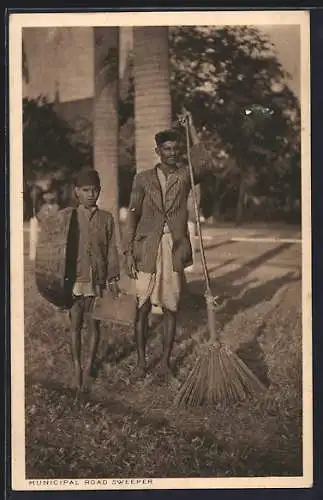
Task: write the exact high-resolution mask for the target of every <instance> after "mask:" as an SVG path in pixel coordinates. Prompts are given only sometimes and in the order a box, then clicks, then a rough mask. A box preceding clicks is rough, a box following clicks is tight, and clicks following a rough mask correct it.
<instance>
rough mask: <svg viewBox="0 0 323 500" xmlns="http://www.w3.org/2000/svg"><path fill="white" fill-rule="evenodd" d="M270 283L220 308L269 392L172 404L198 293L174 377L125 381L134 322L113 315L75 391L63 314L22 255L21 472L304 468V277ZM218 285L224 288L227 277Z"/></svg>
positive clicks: (187, 305)
mask: <svg viewBox="0 0 323 500" xmlns="http://www.w3.org/2000/svg"><path fill="white" fill-rule="evenodd" d="M275 283H276V285H275V287H274V288H273V285H272V282H271V284H270V283H269V284H267V285H266V283H263V284H262V290H263V289H265V291H266V290H267V292H266V293H267V297H268V298H267V299H266V300H263V299H261V297H262V295H261V296H260V295H259V294H260V290H257V289H255V288H254V289H252V290H251V291H250V293H249V295H248V296H245V298H244V297H242V298H241V299H239V300H238V301H234V300H233V301H229V302H228V304H227V305H226V307H225V308H224V309H223V311H221V312H220V313H219V315H218V322H219V328H221V332H222V336H223V339H224V340H225V341H226V342H227V343H228V344H229V345H230V346H231V347H232V348H233V349H235V350H237V352H238V354H239V355H240V356H241V358H242V359H243V360H244V361H245V362H246V363H247V364H248V365H249V366H250V367H251V368H252V370H253V371H254V373H255V374H256V375H258V377H259V378H260V379H261V380H262V381H263V382H264V383H265V384H266V385H267V387H268V391H267V393H266V395H265V396H263V397H261V398H257V399H256V400H252V401H247V402H244V403H240V404H237V405H235V406H234V407H231V408H221V407H217V408H205V407H202V408H200V409H198V410H190V409H187V410H184V409H181V410H179V409H178V408H175V407H174V406H173V398H174V395H175V394H176V391H178V384H180V382H181V381H183V380H184V379H185V377H187V375H188V373H189V371H190V369H191V367H192V365H193V363H194V360H195V358H196V351H195V349H194V347H195V344H196V342H197V341H198V340H199V339H201V338H203V337H204V336H205V330H204V329H203V328H202V329H201V325H203V324H204V325H206V314H205V310H204V304H203V302H202V301H201V299H198V297H194V296H192V295H187V296H186V297H185V300H184V304H183V309H182V312H181V315H180V318H179V324H178V335H177V339H176V345H175V347H174V354H173V361H174V363H175V364H176V368H177V379H178V384H177V383H175V382H173V383H171V384H170V385H165V384H164V385H161V384H159V383H158V382H157V380H156V379H155V378H154V376H153V374H151V375H149V376H148V377H147V378H146V380H145V381H143V382H136V383H133V382H132V381H130V374H131V370H132V368H133V366H134V365H135V361H136V356H135V346H134V342H133V336H132V332H129V331H127V330H122V329H120V328H116V327H113V326H111V327H110V328H107V327H105V328H102V338H101V343H100V347H99V355H98V375H97V377H96V379H95V380H94V381H93V384H92V386H91V390H90V392H89V393H87V394H84V395H83V396H82V397H80V396H78V397H76V396H75V394H74V393H73V391H71V389H70V388H69V384H70V376H71V372H70V368H71V363H70V354H69V332H68V320H67V317H66V316H65V315H64V313H61V312H58V311H56V310H55V309H54V308H53V307H52V306H51V305H50V304H48V303H47V302H46V301H45V300H44V299H42V298H41V297H40V295H39V294H38V293H37V290H36V287H35V284H34V277H33V268H32V265H31V264H30V263H29V262H28V260H26V265H25V356H26V467H27V469H26V471H27V478H33V479H36V478H37V479H39V478H115V477H123V478H125V477H127V478H130V477H145V478H149V477H150V478H156V477H160V478H163V477H252V476H297V475H302V398H301V379H302V377H301V293H300V290H301V282H300V280H299V279H294V280H291V281H290V282H288V283H287V284H286V283H285V284H284V283H283V282H281V281H279V280H277V281H276V282H275ZM223 284H224V286H225V287H226V289H230V282H227V283H226V282H225V276H224V277H223ZM266 286H267V289H266ZM266 293H264V294H263V296H266ZM259 297H260V298H259ZM160 328H161V325H157V326H156V327H155V328H154V329H153V330H152V331H151V332H150V337H149V344H148V356H149V360H150V364H151V367H152V368H153V367H154V366H155V364H156V363H157V362H158V359H159V357H160V354H161V338H160ZM87 341H88V338H87V332H86V331H85V330H84V342H85V344H86V343H87ZM85 355H86V353H85Z"/></svg>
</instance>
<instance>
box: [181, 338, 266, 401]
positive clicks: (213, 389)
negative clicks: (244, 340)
mask: <svg viewBox="0 0 323 500" xmlns="http://www.w3.org/2000/svg"><path fill="white" fill-rule="evenodd" d="M264 391H265V386H264V385H263V384H262V383H261V382H260V380H258V378H257V377H256V376H255V375H254V374H253V373H252V371H251V370H250V369H249V368H248V367H247V365H246V364H245V363H244V362H243V361H242V360H241V359H240V358H239V357H238V356H237V355H236V354H235V353H234V352H233V351H231V350H230V349H229V348H228V347H227V346H214V347H211V348H210V347H209V348H208V349H207V351H205V352H204V353H202V355H201V356H200V357H199V358H198V359H197V361H196V363H195V365H194V367H193V369H192V371H191V373H190V374H189V376H188V377H187V379H186V381H185V382H184V384H183V385H182V387H181V389H180V391H179V393H178V394H177V396H176V398H175V404H176V405H177V406H194V407H197V406H200V405H202V404H203V403H206V404H212V405H214V404H222V405H228V404H232V403H236V402H238V401H241V400H244V399H246V398H248V397H251V396H253V395H255V394H259V393H261V392H264Z"/></svg>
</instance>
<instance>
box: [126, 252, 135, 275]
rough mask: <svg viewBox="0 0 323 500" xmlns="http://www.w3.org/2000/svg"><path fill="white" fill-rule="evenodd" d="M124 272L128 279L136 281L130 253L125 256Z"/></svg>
mask: <svg viewBox="0 0 323 500" xmlns="http://www.w3.org/2000/svg"><path fill="white" fill-rule="evenodd" d="M126 272H127V275H128V276H129V278H131V279H132V280H136V279H137V269H136V262H135V259H134V257H133V255H132V254H131V253H129V254H127V255H126Z"/></svg>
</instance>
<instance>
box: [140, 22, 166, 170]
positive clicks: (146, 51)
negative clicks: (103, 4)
mask: <svg viewBox="0 0 323 500" xmlns="http://www.w3.org/2000/svg"><path fill="white" fill-rule="evenodd" d="M168 61H169V56H168V28H167V27H136V28H134V84H135V139H136V168H137V171H141V170H147V169H149V168H152V167H153V166H154V164H155V163H156V162H157V160H158V159H157V157H156V154H155V142H154V136H155V134H156V133H157V132H158V131H160V130H162V129H164V128H169V127H170V126H171V120H172V111H171V96H170V85H169V67H168V66H169V62H168Z"/></svg>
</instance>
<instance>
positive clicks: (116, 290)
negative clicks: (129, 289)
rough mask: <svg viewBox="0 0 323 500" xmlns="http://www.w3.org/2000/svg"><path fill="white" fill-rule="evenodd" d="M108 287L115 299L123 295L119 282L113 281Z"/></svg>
mask: <svg viewBox="0 0 323 500" xmlns="http://www.w3.org/2000/svg"><path fill="white" fill-rule="evenodd" d="M108 287H109V290H110V292H111V293H112V297H113V298H114V299H117V298H118V297H119V295H121V290H120V287H119V283H118V282H117V281H112V282H111V283H108Z"/></svg>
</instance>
